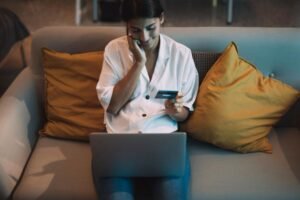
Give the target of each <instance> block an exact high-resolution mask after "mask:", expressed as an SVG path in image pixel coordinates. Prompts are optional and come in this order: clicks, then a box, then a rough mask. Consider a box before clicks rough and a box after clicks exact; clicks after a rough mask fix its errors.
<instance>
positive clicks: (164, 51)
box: [157, 34, 170, 60]
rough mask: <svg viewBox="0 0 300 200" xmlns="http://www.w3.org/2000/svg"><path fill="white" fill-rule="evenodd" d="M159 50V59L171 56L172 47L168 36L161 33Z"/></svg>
mask: <svg viewBox="0 0 300 200" xmlns="http://www.w3.org/2000/svg"><path fill="white" fill-rule="evenodd" d="M159 39H160V40H159V42H160V44H159V52H158V58H157V60H166V59H168V58H169V56H170V47H169V45H168V43H167V41H166V38H165V36H164V35H163V34H160V35H159Z"/></svg>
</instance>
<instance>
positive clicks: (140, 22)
mask: <svg viewBox="0 0 300 200" xmlns="http://www.w3.org/2000/svg"><path fill="white" fill-rule="evenodd" d="M157 22H159V18H158V17H155V18H136V19H131V20H129V21H128V26H129V27H135V28H144V27H147V26H151V25H152V24H155V23H157Z"/></svg>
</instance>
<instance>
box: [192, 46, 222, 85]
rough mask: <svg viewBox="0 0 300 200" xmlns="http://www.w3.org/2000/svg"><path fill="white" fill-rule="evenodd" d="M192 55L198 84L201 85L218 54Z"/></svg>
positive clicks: (201, 53)
mask: <svg viewBox="0 0 300 200" xmlns="http://www.w3.org/2000/svg"><path fill="white" fill-rule="evenodd" d="M192 55H193V59H194V62H195V65H196V68H197V70H198V74H199V83H201V82H202V80H203V78H204V77H205V75H206V73H207V72H208V70H209V69H210V68H211V66H212V65H213V64H214V63H215V62H216V60H217V59H218V57H219V56H220V53H214V52H198V51H194V52H192Z"/></svg>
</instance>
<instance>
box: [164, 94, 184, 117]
mask: <svg viewBox="0 0 300 200" xmlns="http://www.w3.org/2000/svg"><path fill="white" fill-rule="evenodd" d="M165 108H166V113H167V114H169V115H175V114H178V113H180V112H182V109H183V95H182V93H180V92H178V94H177V96H176V98H175V99H168V100H166V101H165Z"/></svg>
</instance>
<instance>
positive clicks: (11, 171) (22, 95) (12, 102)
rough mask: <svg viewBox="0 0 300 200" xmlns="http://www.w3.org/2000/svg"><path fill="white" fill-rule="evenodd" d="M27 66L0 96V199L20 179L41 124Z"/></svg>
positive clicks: (39, 110)
mask: <svg viewBox="0 0 300 200" xmlns="http://www.w3.org/2000/svg"><path fill="white" fill-rule="evenodd" d="M35 86H36V85H35V82H34V78H33V75H32V71H31V69H30V68H25V69H24V70H23V71H22V72H21V73H20V75H19V76H18V77H17V78H16V79H15V80H14V82H13V83H12V84H11V86H10V87H9V88H8V90H7V91H6V92H5V93H4V95H3V96H2V97H1V99H0V110H1V112H0V199H7V198H8V197H9V196H10V194H11V192H12V191H13V189H14V188H15V186H16V185H17V183H18V180H19V179H20V177H21V175H22V172H23V168H24V167H25V165H26V163H27V160H28V158H29V157H30V154H31V152H32V150H33V149H34V144H35V143H36V139H37V137H36V136H37V131H38V129H39V128H40V127H41V123H42V120H41V119H42V118H41V108H40V107H39V102H38V98H34V97H36V94H37V93H36V90H35V89H36V87H35Z"/></svg>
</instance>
